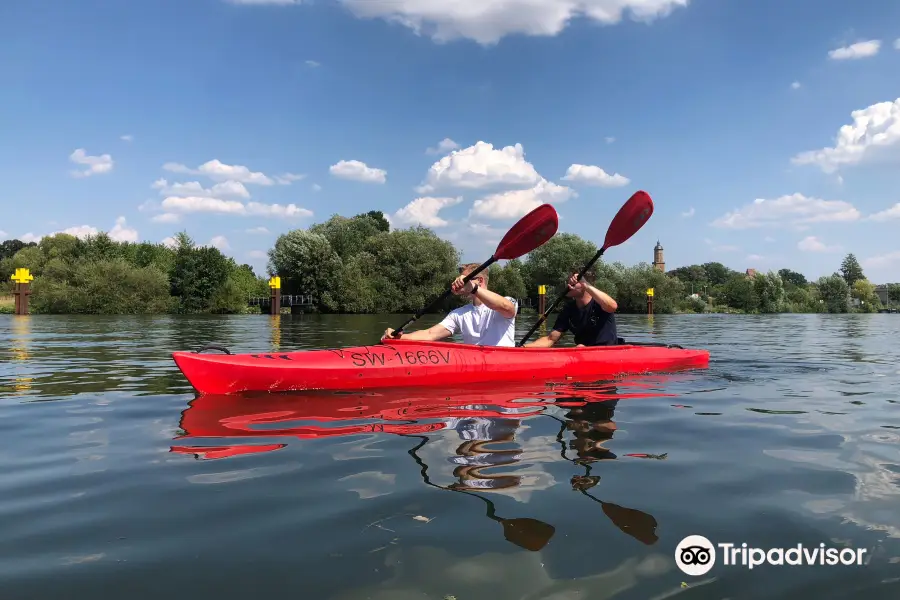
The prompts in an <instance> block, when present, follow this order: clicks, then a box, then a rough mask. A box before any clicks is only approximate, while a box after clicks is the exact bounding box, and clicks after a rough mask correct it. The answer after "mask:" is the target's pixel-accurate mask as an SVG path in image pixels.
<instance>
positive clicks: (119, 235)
mask: <svg viewBox="0 0 900 600" xmlns="http://www.w3.org/2000/svg"><path fill="white" fill-rule="evenodd" d="M109 237H110V238H112V239H113V240H115V241H117V242H132V243H137V241H138V232H137V229H134V228H133V227H128V224H127V223H126V221H125V217H119V218H117V219H116V224H115V225H114V226H113V228H112V229H110V230H109Z"/></svg>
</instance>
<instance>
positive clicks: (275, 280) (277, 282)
mask: <svg viewBox="0 0 900 600" xmlns="http://www.w3.org/2000/svg"><path fill="white" fill-rule="evenodd" d="M269 287H270V288H272V289H275V290H279V289H281V277H279V276H277V275H275V276H274V277H272V279H270V280H269Z"/></svg>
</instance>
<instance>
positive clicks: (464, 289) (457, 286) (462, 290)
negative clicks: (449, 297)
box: [450, 276, 475, 296]
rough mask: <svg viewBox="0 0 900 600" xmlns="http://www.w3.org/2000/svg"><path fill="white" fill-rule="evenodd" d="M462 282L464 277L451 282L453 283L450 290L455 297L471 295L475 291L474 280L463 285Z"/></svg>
mask: <svg viewBox="0 0 900 600" xmlns="http://www.w3.org/2000/svg"><path fill="white" fill-rule="evenodd" d="M464 280H465V277H463V276H459V277H457V278H456V279H455V280H453V283H452V284H451V285H450V290H451V291H452V292H453V293H454V294H456V295H457V296H461V295H463V294H471V293H472V291H473V290H474V289H475V280H471V281H468V282H466V283H465V284H464V283H463V281H464Z"/></svg>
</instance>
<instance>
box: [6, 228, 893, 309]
mask: <svg viewBox="0 0 900 600" xmlns="http://www.w3.org/2000/svg"><path fill="white" fill-rule="evenodd" d="M174 239H175V243H174V245H173V246H171V247H169V246H166V245H163V244H156V243H150V242H141V243H132V242H117V241H114V240H112V239H111V238H110V237H109V235H108V234H106V233H100V234H98V235H95V236H90V237H86V238H76V237H74V236H72V235H69V234H65V233H58V234H55V235H52V236H46V237H44V238H41V240H40V242H38V243H34V242H31V243H24V242H22V241H20V240H5V241H3V242H2V243H0V277H2V279H3V282H4V283H3V284H2V286H0V314H3V313H12V312H13V306H14V305H13V297H12V293H13V283H12V282H11V281H10V276H11V275H12V274H13V273H14V272H15V270H16V268H23V267H24V268H28V269H29V270H30V271H31V273H32V274H33V275H34V281H33V282H32V284H31V285H32V287H31V289H32V294H31V297H30V299H29V308H30V312H31V313H33V314H159V313H176V314H179V313H180V314H198V313H213V314H215V313H218V314H241V313H258V312H259V310H260V308H259V307H258V306H253V307H251V306H248V299H249V298H250V297H268V296H269V294H270V290H269V286H268V277H267V276H260V275H257V274H256V273H254V271H253V268H252V267H251V266H250V265H247V264H238V263H237V262H235V260H234V259H233V258H230V257H226V256H225V255H224V254H222V253H221V252H220V251H219V250H218V249H217V248H213V247H209V246H198V245H196V243H195V242H194V241H193V240H192V239H191V238H190V237H189V236H188V235H187V234H186V233H184V232H182V233H179V234H177V235H176V236H175V238H174ZM597 250H598V248H597V246H596V245H595V244H594V243H593V242H590V241H588V240H585V239H582V238H580V237H579V236H577V235H574V234H571V233H559V234H557V235H556V236H554V237H553V238H551V239H550V240H549V241H548V242H547V243H546V244H544V245H543V246H541V247H540V248H538V249H536V250H534V251H532V252H531V253H529V254H527V255H526V256H525V257H523V258H522V259H515V260H510V261H506V263H505V264H504V265H502V266H501V265H499V264H494V265H492V266H491V267H490V271H489V285H490V287H491V289H492V290H494V291H496V292H498V293H500V294H503V295H508V296H513V297H515V298H518V299H519V300H520V303H521V304H522V306H523V308H522V312H523V313H527V312H536V311H535V308H534V307H536V306H537V304H538V299H537V289H538V286H539V285H547V301H548V303H549V302H551V301H552V300H553V299H554V298H555V297H556V295H557V294H559V293H560V291H561V290H562V289H563V285H564V280H565V277H566V274H567V273H568V270H569V269H570V268H571V267H572V265H583V264H584V263H585V262H586V261H587V260H588V259H589V258H590V257H591V256H593V255H594V253H595V252H597ZM268 255H269V261H268V265H267V268H268V271H269V273H268V275H271V274H275V273H277V274H278V275H279V276H280V277H281V281H282V289H281V292H282V294H305V295H311V296H312V297H313V299H314V302H315V306H313V307H310V309H311V310H312V311H314V312H322V313H350V314H366V313H369V314H378V313H395V314H396V313H413V312H415V311H417V310H419V309H420V308H422V307H423V306H426V305H427V304H428V303H429V302H430V301H431V300H432V299H434V298H435V297H437V296H439V295H440V294H441V293H443V292H444V290H445V289H446V286H448V285H449V282H450V281H452V280H453V278H454V277H456V276H457V273H458V266H459V263H460V253H459V251H458V249H457V248H456V247H455V246H454V245H453V244H452V243H451V242H449V241H447V240H444V239H441V238H439V237H438V236H437V235H436V234H435V233H434V232H433V231H432V230H430V229H428V228H426V227H411V228H407V229H394V230H391V227H390V224H389V223H388V221H387V220H386V219H385V218H384V215H383V214H382V213H381V212H380V211H370V212H368V213H364V214H359V215H356V216H354V217H343V216H340V215H334V216H332V217H331V218H330V219H329V220H328V221H326V222H324V223H317V224H315V225H312V226H311V227H309V228H307V229H294V230H292V231H289V232H287V233H285V234H282V235H280V236H278V239H277V240H276V241H275V245H274V247H273V248H272V249H270V250H269V252H268ZM594 271H595V273H596V285H597V287H598V288H600V289H602V290H604V291H606V292H607V293H609V294H610V295H612V296H613V297H614V298H615V299H616V301H617V302H618V304H619V310H618V312H619V313H623V314H646V313H647V290H648V289H649V288H653V289H654V297H653V312H654V313H655V314H678V313H726V314H774V313H848V312H877V311H879V310H881V309H882V308H883V306H882V303H881V300H880V299H879V297H878V295H877V294H876V293H875V288H876V286H875V285H874V284H873V283H870V282H869V281H868V280H867V279H866V277H865V275H864V273H863V270H862V267H861V266H860V264H859V262H858V261H857V259H856V257H855V256H854V255H853V254H848V255H847V256H846V257H845V258H844V260H843V262H842V264H841V265H840V269H839V271H836V272H835V273H833V274H832V275H828V276H824V277H820V278H819V279H818V280H816V281H808V280H807V279H806V277H805V276H803V275H802V274H801V273H797V272H795V271H792V270H790V269H780V270H779V271H777V272H776V271H769V272H768V273H750V274H747V273H741V272H738V271H734V270H732V269H729V268H728V267H726V266H725V265H723V264H721V263H718V262H708V263H704V264H702V265H689V266H684V267H678V268H677V269H674V270H671V271H668V272H665V273H664V272H662V271H659V270H657V269H655V268H654V267H652V266H651V265H650V264H648V263H645V262H641V263H638V264H636V265H632V266H626V265H624V264H622V263H620V262H612V263H607V262H598V263H597V264H595V266H594ZM887 293H888V298H889V301H890V305H891V306H893V307H897V306H898V305H900V284H888V285H887ZM463 303H464V300H463V299H461V298H458V297H453V298H451V299H450V300H448V301H447V302H446V303H445V304H444V305H443V306H438V307H436V308H435V312H445V311H447V310H450V309H452V308H454V307H456V306H460V305H462V304H463Z"/></svg>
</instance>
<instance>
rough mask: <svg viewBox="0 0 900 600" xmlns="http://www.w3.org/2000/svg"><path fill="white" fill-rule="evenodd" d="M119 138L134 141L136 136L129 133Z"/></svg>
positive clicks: (124, 140)
mask: <svg viewBox="0 0 900 600" xmlns="http://www.w3.org/2000/svg"><path fill="white" fill-rule="evenodd" d="M119 139H120V140H122V141H123V142H133V141H134V136H133V135H130V134H127V135H123V136H121V137H120V138H119Z"/></svg>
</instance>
